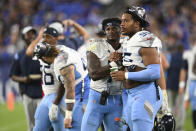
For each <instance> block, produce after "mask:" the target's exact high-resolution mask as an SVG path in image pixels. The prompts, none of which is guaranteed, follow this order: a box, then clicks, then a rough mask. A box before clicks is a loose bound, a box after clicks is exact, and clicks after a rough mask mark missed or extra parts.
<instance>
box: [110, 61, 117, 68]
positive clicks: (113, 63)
mask: <svg viewBox="0 0 196 131" xmlns="http://www.w3.org/2000/svg"><path fill="white" fill-rule="evenodd" d="M109 65H110V66H111V67H118V65H117V64H116V62H114V61H112V62H110V63H109Z"/></svg>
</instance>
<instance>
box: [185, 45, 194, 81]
mask: <svg viewBox="0 0 196 131" xmlns="http://www.w3.org/2000/svg"><path fill="white" fill-rule="evenodd" d="M195 57H196V47H193V48H192V50H188V51H185V52H184V53H183V59H184V60H187V62H188V79H190V80H196V74H194V73H193V65H194V62H195Z"/></svg>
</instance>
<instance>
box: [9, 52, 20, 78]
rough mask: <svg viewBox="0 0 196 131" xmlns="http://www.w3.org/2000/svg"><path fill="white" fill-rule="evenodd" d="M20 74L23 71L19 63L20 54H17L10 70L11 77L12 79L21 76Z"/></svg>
mask: <svg viewBox="0 0 196 131" xmlns="http://www.w3.org/2000/svg"><path fill="white" fill-rule="evenodd" d="M20 72H21V71H20V63H19V54H15V55H14V58H13V61H12V65H11V68H10V72H9V76H10V77H11V76H12V75H16V76H19V75H20Z"/></svg>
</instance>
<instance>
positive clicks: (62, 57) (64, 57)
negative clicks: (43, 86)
mask: <svg viewBox="0 0 196 131" xmlns="http://www.w3.org/2000/svg"><path fill="white" fill-rule="evenodd" d="M67 59H68V53H66V52H61V53H60V54H59V55H58V57H57V62H62V61H63V62H64V63H67Z"/></svg>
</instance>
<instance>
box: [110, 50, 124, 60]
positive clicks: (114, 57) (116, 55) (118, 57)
mask: <svg viewBox="0 0 196 131" xmlns="http://www.w3.org/2000/svg"><path fill="white" fill-rule="evenodd" d="M118 60H122V53H119V52H113V53H111V54H110V61H118Z"/></svg>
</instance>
